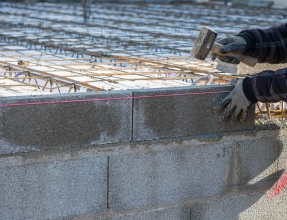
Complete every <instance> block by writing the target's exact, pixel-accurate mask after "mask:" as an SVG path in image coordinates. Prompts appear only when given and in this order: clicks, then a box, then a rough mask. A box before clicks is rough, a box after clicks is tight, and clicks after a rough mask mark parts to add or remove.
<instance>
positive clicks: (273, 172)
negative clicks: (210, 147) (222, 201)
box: [228, 138, 282, 191]
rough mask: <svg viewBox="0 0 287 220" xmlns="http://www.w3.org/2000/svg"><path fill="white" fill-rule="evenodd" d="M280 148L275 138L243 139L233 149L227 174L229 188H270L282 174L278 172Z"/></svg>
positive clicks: (235, 189)
mask: <svg viewBox="0 0 287 220" xmlns="http://www.w3.org/2000/svg"><path fill="white" fill-rule="evenodd" d="M280 152H281V149H280V148H279V141H278V139H277V138H262V139H256V140H244V141H241V142H238V143H237V148H236V149H234V150H233V152H232V156H231V160H230V163H231V164H230V167H232V166H233V169H231V170H230V172H229V174H228V185H229V190H231V191H239V190H258V189H267V188H270V187H271V186H272V185H273V184H274V183H275V182H276V181H277V180H278V178H279V177H280V175H281V174H282V173H281V172H278V161H279V156H280Z"/></svg>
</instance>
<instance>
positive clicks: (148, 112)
mask: <svg viewBox="0 0 287 220" xmlns="http://www.w3.org/2000/svg"><path fill="white" fill-rule="evenodd" d="M232 88H233V87H232V86H198V87H183V88H167V89H147V90H134V91H133V95H134V96H135V97H138V96H155V95H162V94H164V95H172V94H176V95H175V96H172V97H157V98H145V99H135V100H134V102H133V121H134V123H133V140H135V141H139V140H152V139H160V138H170V137H179V136H192V135H199V134H214V133H221V132H229V131H238V130H250V129H253V128H254V109H251V111H250V114H249V116H248V118H247V120H246V122H244V123H237V124H236V125H235V126H232V127H230V126H227V125H220V124H218V122H217V118H218V115H219V114H218V115H216V114H214V113H213V111H212V106H213V104H214V103H215V102H216V101H218V100H219V99H220V98H221V97H223V96H225V95H227V93H226V92H225V93H222V91H230V90H231V89H232ZM210 92H211V93H212V92H215V93H216V94H208V93H210ZM185 93H195V95H186V96H180V95H179V94H185Z"/></svg>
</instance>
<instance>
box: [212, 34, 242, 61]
mask: <svg viewBox="0 0 287 220" xmlns="http://www.w3.org/2000/svg"><path fill="white" fill-rule="evenodd" d="M217 43H220V44H222V45H224V46H223V47H221V48H220V53H223V54H227V53H230V52H232V53H239V54H242V53H243V52H244V51H245V50H246V46H247V43H246V41H245V39H244V38H243V37H240V36H234V37H227V38H223V39H221V40H219V41H217ZM216 57H218V59H219V60H221V61H222V62H226V63H231V64H239V63H240V61H239V60H238V59H237V58H235V57H229V56H226V57H224V56H219V55H217V54H214V53H212V54H211V59H212V60H215V58H216Z"/></svg>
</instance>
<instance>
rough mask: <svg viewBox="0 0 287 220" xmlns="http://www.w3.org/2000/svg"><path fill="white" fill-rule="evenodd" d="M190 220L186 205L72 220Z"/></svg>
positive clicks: (188, 209) (188, 208)
mask: <svg viewBox="0 0 287 220" xmlns="http://www.w3.org/2000/svg"><path fill="white" fill-rule="evenodd" d="M167 219H170V220H190V207H189V206H188V205H180V206H171V207H164V208H158V209H151V210H137V211H132V212H131V213H125V214H121V213H114V212H110V213H106V214H103V215H98V216H93V217H86V218H75V219H72V220H167Z"/></svg>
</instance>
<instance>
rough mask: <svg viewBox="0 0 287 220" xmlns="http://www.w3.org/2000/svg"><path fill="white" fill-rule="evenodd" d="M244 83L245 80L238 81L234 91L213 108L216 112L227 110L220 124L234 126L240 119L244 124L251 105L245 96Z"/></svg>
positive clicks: (221, 117) (222, 115) (223, 113)
mask: <svg viewBox="0 0 287 220" xmlns="http://www.w3.org/2000/svg"><path fill="white" fill-rule="evenodd" d="M242 83H243V80H242V79H238V80H237V82H236V86H235V87H234V89H233V90H232V91H231V92H230V93H229V94H228V95H227V96H226V97H225V98H223V99H221V100H220V101H219V102H217V103H215V105H214V106H213V111H214V112H217V111H218V110H219V109H221V108H223V107H224V108H225V109H224V110H223V112H222V113H221V115H220V116H219V118H218V122H219V123H221V124H223V123H227V124H228V125H234V123H235V121H236V120H238V119H239V121H240V122H243V121H244V120H245V119H246V117H247V114H248V110H249V106H250V105H251V103H250V102H249V101H248V100H247V98H246V97H245V95H244V92H243V88H242Z"/></svg>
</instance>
